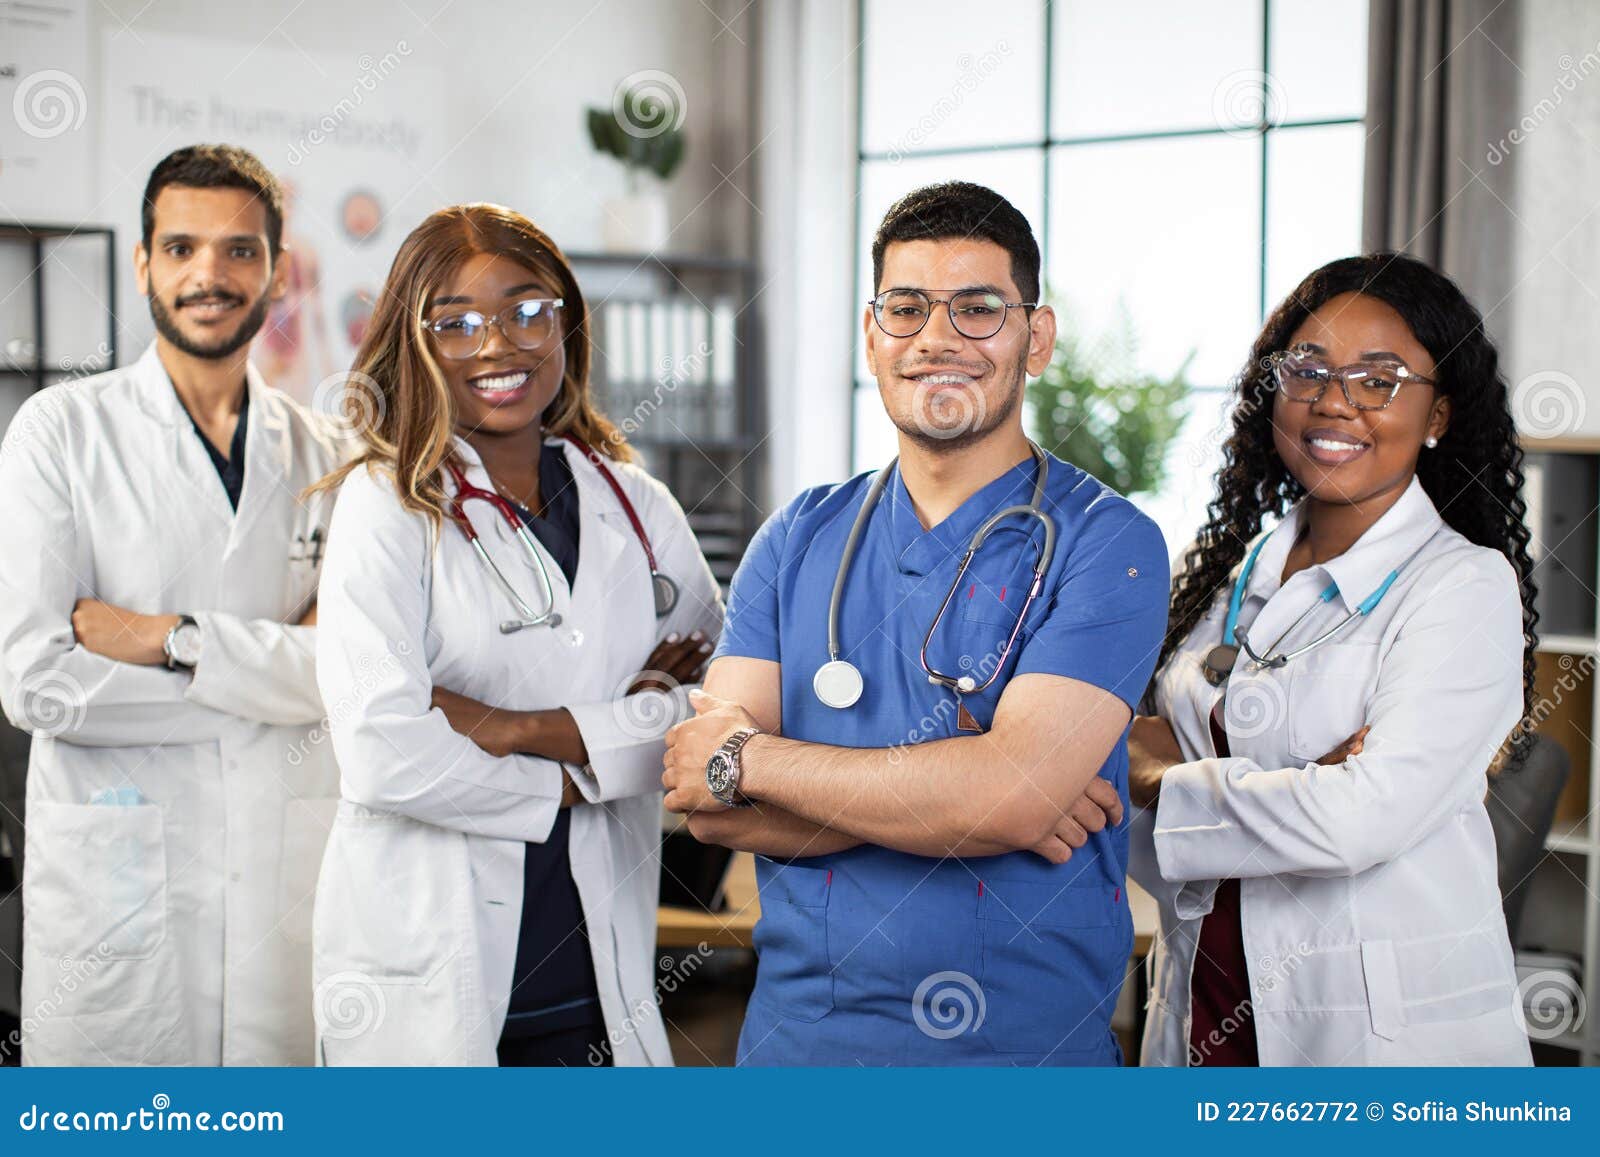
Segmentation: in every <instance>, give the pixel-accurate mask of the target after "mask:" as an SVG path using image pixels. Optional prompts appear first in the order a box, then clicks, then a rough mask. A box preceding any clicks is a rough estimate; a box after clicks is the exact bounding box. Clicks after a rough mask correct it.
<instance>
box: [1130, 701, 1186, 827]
mask: <svg viewBox="0 0 1600 1157" xmlns="http://www.w3.org/2000/svg"><path fill="white" fill-rule="evenodd" d="M1182 762H1183V751H1182V749H1180V748H1179V747H1178V737H1177V736H1176V735H1174V734H1173V731H1172V725H1171V724H1170V723H1168V722H1167V721H1166V720H1165V719H1162V718H1161V717H1160V716H1157V715H1135V716H1134V717H1133V725H1132V727H1131V728H1129V730H1128V798H1129V799H1131V800H1132V801H1133V806H1134V807H1149V806H1150V805H1151V804H1153V803H1155V801H1156V797H1157V796H1158V795H1160V794H1161V780H1162V777H1163V776H1165V775H1166V774H1167V768H1169V767H1171V766H1172V765H1173V764H1175V763H1182Z"/></svg>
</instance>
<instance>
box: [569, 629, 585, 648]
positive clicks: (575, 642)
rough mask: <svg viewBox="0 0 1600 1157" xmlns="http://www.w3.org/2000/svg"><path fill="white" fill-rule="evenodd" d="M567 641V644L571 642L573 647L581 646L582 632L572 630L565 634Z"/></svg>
mask: <svg viewBox="0 0 1600 1157" xmlns="http://www.w3.org/2000/svg"><path fill="white" fill-rule="evenodd" d="M567 642H568V643H569V644H571V645H572V646H574V647H581V646H583V632H582V631H573V632H572V633H571V634H570V635H568V636H567Z"/></svg>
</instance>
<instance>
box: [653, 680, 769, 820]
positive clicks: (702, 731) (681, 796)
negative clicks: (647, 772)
mask: <svg viewBox="0 0 1600 1157" xmlns="http://www.w3.org/2000/svg"><path fill="white" fill-rule="evenodd" d="M689 702H690V704H691V705H692V706H693V707H694V712H695V715H694V718H693V719H685V720H684V721H683V722H682V723H679V724H677V725H676V726H674V727H673V728H672V729H671V730H670V731H668V732H667V754H666V757H665V758H664V759H663V760H662V763H663V765H664V766H665V768H666V770H665V771H663V772H662V773H661V783H662V786H664V787H665V788H666V789H667V797H666V806H667V810H668V811H674V812H698V811H721V810H722V809H724V808H726V807H727V806H728V805H727V804H725V803H723V802H722V801H721V800H719V799H718V798H717V797H716V796H714V795H712V794H711V789H710V788H708V787H707V786H706V763H707V762H708V761H709V760H710V759H711V756H712V755H713V754H715V752H716V750H717V748H719V747H721V746H722V743H723V740H725V739H727V738H728V736H730V735H732V734H733V733H734V732H735V731H738V730H740V729H741V728H744V727H756V726H757V724H756V721H755V719H754V717H752V716H751V714H750V712H748V711H746V710H745V709H744V708H743V707H741V706H739V705H738V704H737V703H731V702H729V701H728V700H726V699H718V698H717V697H716V696H715V695H707V694H706V693H705V692H704V691H691V692H689ZM747 750H748V749H747Z"/></svg>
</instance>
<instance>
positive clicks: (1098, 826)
mask: <svg viewBox="0 0 1600 1157" xmlns="http://www.w3.org/2000/svg"><path fill="white" fill-rule="evenodd" d="M1121 822H1122V797H1121V796H1119V795H1118V794H1117V789H1116V788H1114V787H1112V786H1111V783H1110V782H1109V781H1108V780H1104V779H1101V778H1100V777H1099V776H1098V775H1097V776H1095V777H1094V778H1093V779H1091V780H1090V781H1089V786H1088V787H1086V788H1084V791H1083V794H1082V795H1080V796H1079V797H1078V800H1077V802H1076V803H1074V804H1073V805H1072V806H1071V807H1070V808H1068V809H1067V812H1066V814H1065V815H1063V816H1062V817H1061V820H1060V822H1059V823H1057V824H1056V826H1055V830H1054V831H1052V832H1051V833H1050V834H1049V835H1048V836H1046V837H1045V838H1044V839H1043V840H1041V841H1040V842H1039V843H1037V844H1035V845H1034V846H1033V847H1032V848H1031V849H1029V850H1030V851H1032V852H1034V853H1035V854H1036V855H1040V856H1043V857H1044V858H1045V859H1047V860H1049V861H1050V862H1051V863H1052V864H1064V863H1066V862H1067V861H1068V860H1070V859H1072V853H1073V852H1074V851H1075V850H1076V849H1078V848H1081V847H1083V845H1084V844H1086V843H1088V842H1089V834H1090V833H1091V832H1103V831H1105V830H1106V828H1108V827H1109V828H1114V827H1116V826H1117V825H1118V824H1120V823H1121Z"/></svg>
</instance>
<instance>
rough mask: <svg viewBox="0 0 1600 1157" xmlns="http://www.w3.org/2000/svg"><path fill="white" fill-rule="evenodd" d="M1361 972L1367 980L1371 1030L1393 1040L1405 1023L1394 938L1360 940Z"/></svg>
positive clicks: (1385, 1038)
mask: <svg viewBox="0 0 1600 1157" xmlns="http://www.w3.org/2000/svg"><path fill="white" fill-rule="evenodd" d="M1361 972H1362V976H1363V977H1364V979H1365V980H1366V984H1367V1011H1368V1013H1369V1014H1370V1015H1371V1018H1372V1031H1373V1032H1374V1033H1375V1034H1377V1035H1378V1036H1380V1037H1382V1038H1383V1039H1384V1040H1391V1041H1392V1040H1394V1039H1395V1038H1396V1037H1397V1036H1399V1035H1400V1030H1401V1029H1403V1028H1404V1027H1405V1023H1406V1011H1405V1005H1404V1004H1403V1003H1402V1001H1401V998H1400V966H1399V964H1398V963H1397V962H1396V960H1395V954H1394V941H1393V940H1363V941H1362V942H1361Z"/></svg>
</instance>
